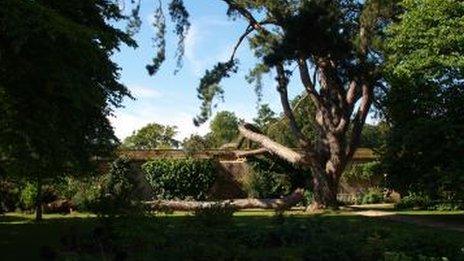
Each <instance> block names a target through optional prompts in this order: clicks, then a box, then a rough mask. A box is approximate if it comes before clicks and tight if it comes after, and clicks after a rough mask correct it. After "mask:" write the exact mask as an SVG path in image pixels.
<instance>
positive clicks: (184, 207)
mask: <svg viewBox="0 0 464 261" xmlns="http://www.w3.org/2000/svg"><path fill="white" fill-rule="evenodd" d="M303 194H304V190H303V189H297V190H295V191H294V192H293V193H292V194H290V195H288V196H286V197H283V198H279V199H255V198H248V199H230V200H223V201H177V200H155V201H148V202H145V204H146V205H148V206H149V207H150V208H151V209H152V210H163V209H169V210H180V211H195V210H201V209H204V208H210V207H213V206H214V207H216V206H219V207H224V208H226V207H229V208H234V209H250V208H260V209H276V210H283V209H289V208H291V207H292V206H294V205H296V204H297V203H298V202H300V201H301V200H302V199H303Z"/></svg>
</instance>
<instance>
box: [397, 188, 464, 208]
mask: <svg viewBox="0 0 464 261" xmlns="http://www.w3.org/2000/svg"><path fill="white" fill-rule="evenodd" d="M395 208H397V209H426V210H437V211H453V210H462V209H464V202H463V201H459V200H455V199H453V200H432V199H431V198H430V197H429V196H428V195H426V194H420V193H414V192H409V194H408V195H406V196H404V197H402V198H401V201H400V202H398V203H397V204H395Z"/></svg>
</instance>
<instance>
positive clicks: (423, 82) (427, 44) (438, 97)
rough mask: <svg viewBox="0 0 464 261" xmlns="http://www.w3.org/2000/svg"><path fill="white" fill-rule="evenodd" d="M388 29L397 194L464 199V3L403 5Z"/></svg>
mask: <svg viewBox="0 0 464 261" xmlns="http://www.w3.org/2000/svg"><path fill="white" fill-rule="evenodd" d="M401 4H402V9H403V11H404V12H403V14H402V15H401V17H400V19H399V21H398V23H395V24H393V25H392V26H391V27H390V28H389V30H388V41H387V42H386V68H385V75H386V79H387V80H388V82H389V85H390V86H391V88H390V89H389V91H388V92H387V93H385V95H384V97H383V98H384V99H383V106H384V107H383V109H384V110H383V111H384V113H385V116H386V119H387V121H388V123H389V125H390V126H391V127H390V128H391V131H390V135H389V137H388V140H387V146H386V151H385V153H384V154H383V162H384V165H385V167H386V171H387V173H388V176H387V178H388V181H389V184H390V186H392V187H393V188H394V189H396V190H398V191H400V192H402V193H403V194H406V193H407V192H416V193H417V192H419V193H425V194H427V195H429V196H430V197H432V198H434V199H444V198H448V199H449V197H450V196H452V197H454V198H455V199H457V197H459V199H461V200H462V199H464V189H463V188H464V175H462V170H463V168H464V160H463V155H464V150H463V148H464V138H463V137H462V133H464V114H463V113H462V112H463V104H464V88H463V84H464V2H462V1H458V0H445V1H440V0H420V1H419V0H404V1H402V2H401Z"/></svg>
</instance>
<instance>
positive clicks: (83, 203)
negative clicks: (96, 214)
mask: <svg viewBox="0 0 464 261" xmlns="http://www.w3.org/2000/svg"><path fill="white" fill-rule="evenodd" d="M75 186H77V191H76V194H74V195H73V196H72V198H71V201H72V202H73V203H74V204H75V205H76V208H77V209H78V210H79V211H95V209H96V208H97V204H98V199H99V198H100V197H101V194H102V186H101V180H99V179H98V178H86V179H84V180H78V181H75Z"/></svg>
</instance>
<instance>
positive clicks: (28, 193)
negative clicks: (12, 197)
mask: <svg viewBox="0 0 464 261" xmlns="http://www.w3.org/2000/svg"><path fill="white" fill-rule="evenodd" d="M36 197H37V186H36V185H35V184H32V183H30V182H27V183H26V184H25V185H24V187H23V188H22V190H21V194H20V199H19V201H20V206H21V209H23V210H31V209H33V208H34V206H35V199H36Z"/></svg>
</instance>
